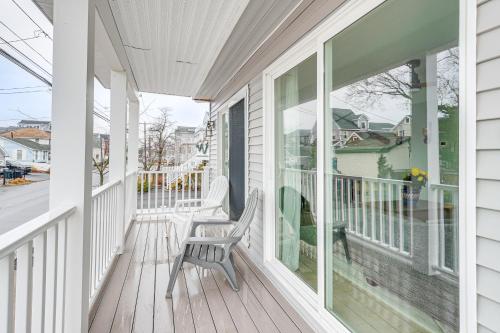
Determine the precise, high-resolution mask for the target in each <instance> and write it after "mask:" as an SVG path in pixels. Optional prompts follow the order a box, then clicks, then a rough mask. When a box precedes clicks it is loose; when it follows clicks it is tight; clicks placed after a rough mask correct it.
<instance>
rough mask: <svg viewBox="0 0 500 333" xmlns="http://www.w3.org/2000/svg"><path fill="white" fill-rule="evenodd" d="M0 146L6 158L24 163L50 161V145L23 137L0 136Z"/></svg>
mask: <svg viewBox="0 0 500 333" xmlns="http://www.w3.org/2000/svg"><path fill="white" fill-rule="evenodd" d="M0 147H1V148H2V150H3V151H4V153H5V159H6V160H12V161H17V162H21V163H22V164H24V165H33V163H50V146H49V145H46V144H41V143H37V142H34V141H32V140H29V139H24V138H5V137H0Z"/></svg>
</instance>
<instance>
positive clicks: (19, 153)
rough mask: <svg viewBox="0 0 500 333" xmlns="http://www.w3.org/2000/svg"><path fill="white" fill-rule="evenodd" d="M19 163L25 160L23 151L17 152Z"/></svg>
mask: <svg viewBox="0 0 500 333" xmlns="http://www.w3.org/2000/svg"><path fill="white" fill-rule="evenodd" d="M16 158H17V160H18V161H21V160H22V159H23V151H22V150H21V149H18V150H17V156H16Z"/></svg>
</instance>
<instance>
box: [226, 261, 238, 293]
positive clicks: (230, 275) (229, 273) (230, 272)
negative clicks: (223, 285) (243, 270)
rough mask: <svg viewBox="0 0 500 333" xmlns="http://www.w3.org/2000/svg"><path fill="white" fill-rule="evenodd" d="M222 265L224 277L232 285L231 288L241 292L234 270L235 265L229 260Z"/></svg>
mask: <svg viewBox="0 0 500 333" xmlns="http://www.w3.org/2000/svg"><path fill="white" fill-rule="evenodd" d="M221 264H222V269H223V271H224V275H225V276H226V279H227V281H228V282H229V284H230V285H231V288H233V290H234V291H239V290H240V287H239V286H238V281H237V280H236V271H235V270H234V266H233V263H232V262H231V260H227V261H225V262H223V263H221Z"/></svg>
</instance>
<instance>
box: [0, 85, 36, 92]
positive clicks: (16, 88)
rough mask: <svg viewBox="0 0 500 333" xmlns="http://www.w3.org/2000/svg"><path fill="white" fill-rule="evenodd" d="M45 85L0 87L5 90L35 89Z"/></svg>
mask: <svg viewBox="0 0 500 333" xmlns="http://www.w3.org/2000/svg"><path fill="white" fill-rule="evenodd" d="M44 87H46V86H27V87H12V88H0V90H2V91H6V90H20V89H35V88H44Z"/></svg>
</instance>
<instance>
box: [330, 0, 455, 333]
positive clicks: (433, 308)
mask: <svg viewBox="0 0 500 333" xmlns="http://www.w3.org/2000/svg"><path fill="white" fill-rule="evenodd" d="M458 8H459V2H458V0H443V1H432V0H422V1H413V0H388V1H386V2H384V3H383V4H382V5H380V6H379V7H377V8H376V9H374V10H373V11H371V12H370V13H368V14H367V15H365V16H364V17H363V18H361V19H360V20H359V21H357V22H355V23H354V24H353V25H351V26H350V27H348V28H346V29H345V30H343V31H342V32H340V33H339V34H337V35H336V36H334V37H333V38H332V39H330V40H329V41H327V42H326V44H325V50H324V52H325V53H324V55H325V82H324V86H325V92H324V93H325V98H324V100H325V124H324V132H325V137H331V135H332V129H333V128H335V127H336V125H338V124H336V122H337V120H338V119H341V120H342V121H344V117H342V116H341V115H340V114H339V113H340V112H342V113H343V114H348V112H346V111H345V110H346V109H349V110H351V112H352V113H355V114H359V113H364V114H369V115H370V121H371V122H374V123H376V122H379V123H386V124H387V123H389V124H390V127H392V126H395V125H397V124H400V126H404V129H401V130H399V131H398V132H397V133H393V132H383V133H382V132H373V131H371V130H367V131H366V132H363V136H362V138H363V140H360V141H358V142H354V140H352V141H353V142H347V143H346V144H345V145H343V146H333V145H332V144H331V143H330V140H325V151H324V156H325V161H324V165H325V183H326V185H325V186H326V187H325V195H324V200H325V202H324V207H325V227H324V230H325V243H324V249H325V297H326V299H325V304H326V308H327V309H328V310H329V311H330V312H331V313H332V314H333V315H335V316H336V317H337V318H338V319H339V320H340V321H342V322H343V323H344V324H345V325H346V326H347V327H349V328H350V329H351V330H352V331H354V332H362V333H365V332H366V333H368V332H370V333H371V332H403V331H405V332H458V330H459V327H458V325H459V292H458V279H459V277H458V207H457V205H458V204H457V203H458V149H453V150H452V149H451V148H450V146H455V145H456V146H457V147H458V111H459V110H458V98H457V96H458V48H457V45H458ZM410 117H411V122H410ZM429 124H430V125H429ZM405 134H406V136H405ZM398 136H399V137H398ZM443 142H446V143H447V144H445V145H443V144H442V143H443ZM440 143H441V144H440ZM333 161H335V163H333ZM333 165H335V167H333Z"/></svg>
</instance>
